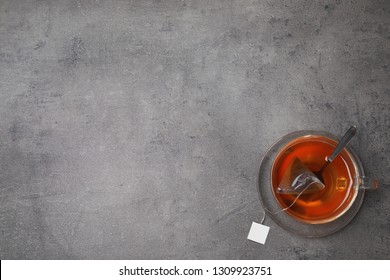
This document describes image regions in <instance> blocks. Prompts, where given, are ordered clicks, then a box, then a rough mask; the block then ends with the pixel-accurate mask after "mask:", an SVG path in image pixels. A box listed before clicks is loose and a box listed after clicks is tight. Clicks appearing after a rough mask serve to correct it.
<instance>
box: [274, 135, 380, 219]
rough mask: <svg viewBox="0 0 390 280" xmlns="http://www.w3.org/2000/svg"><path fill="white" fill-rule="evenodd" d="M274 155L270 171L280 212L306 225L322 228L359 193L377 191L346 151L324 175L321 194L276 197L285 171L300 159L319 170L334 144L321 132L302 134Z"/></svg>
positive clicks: (349, 204) (313, 168) (351, 154)
mask: <svg viewBox="0 0 390 280" xmlns="http://www.w3.org/2000/svg"><path fill="white" fill-rule="evenodd" d="M301 134H302V135H297V137H296V138H294V139H292V140H290V141H288V142H287V143H286V144H285V145H284V146H283V147H282V148H281V149H280V150H279V152H278V153H277V154H276V157H275V159H274V161H273V164H272V168H271V188H272V192H273V195H274V198H275V200H276V201H277V203H278V204H279V205H280V207H281V209H286V210H285V212H286V213H287V214H289V215H290V216H291V217H293V218H294V219H296V220H298V221H300V222H303V223H308V224H325V223H329V222H332V221H334V220H336V219H338V218H339V217H340V216H342V215H344V214H345V213H346V212H347V211H348V210H349V209H350V207H351V205H352V204H353V203H354V202H355V199H356V197H357V194H358V192H359V190H367V189H376V188H377V187H378V183H377V180H371V179H369V178H368V177H366V176H364V173H363V172H362V170H363V169H362V167H361V164H360V161H359V159H358V158H357V156H356V155H355V154H353V153H352V152H351V151H350V150H349V149H348V148H345V149H344V150H343V151H342V152H341V153H340V154H339V155H338V156H337V157H336V158H335V159H334V161H333V162H332V163H331V164H329V165H328V166H327V168H326V169H325V170H324V171H323V173H322V177H323V183H324V185H325V188H323V189H322V190H319V191H316V192H312V193H305V192H303V193H302V194H300V195H298V196H297V194H286V193H279V192H278V191H277V190H278V186H279V184H280V183H281V181H282V178H283V176H284V175H285V173H286V170H287V169H288V167H289V166H290V165H291V164H292V162H293V161H294V160H295V159H299V160H300V161H301V162H302V164H304V165H305V166H306V167H307V168H308V169H310V170H311V171H312V172H316V171H318V170H320V169H321V167H322V166H323V165H324V164H325V161H326V157H327V156H330V155H331V153H332V151H333V150H334V148H335V147H336V145H337V143H338V142H337V141H336V140H335V139H334V138H333V137H332V136H330V135H329V134H326V133H323V132H310V133H304V132H302V133H301Z"/></svg>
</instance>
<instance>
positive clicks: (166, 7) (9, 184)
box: [0, 0, 390, 259]
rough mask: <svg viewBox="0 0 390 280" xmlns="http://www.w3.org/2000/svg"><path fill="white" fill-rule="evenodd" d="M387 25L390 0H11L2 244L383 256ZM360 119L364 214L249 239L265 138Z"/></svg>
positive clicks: (3, 72)
mask: <svg viewBox="0 0 390 280" xmlns="http://www.w3.org/2000/svg"><path fill="white" fill-rule="evenodd" d="M389 33H390V2H389V1H386V0H383V1H369V0H367V1H364V0H357V1H334V0H328V1H303V0H297V1H287V0H286V1H271V0H269V1H262V0H248V1H241V0H237V1H201V0H199V1H196V0H193V1H188V0H183V1H181V0H178V1H124V0H123V1H115V0H112V1H103V0H100V1H99V0H89V1H76V0H75V1H60V0H58V1H49V0H48V1H44V0H42V1H38V0H37V1H33V0H31V1H27V0H26V1H13V0H2V1H0V258H2V259H171V258H173V259H216V258H218V259H219V258H220V259H301V258H307V259H335V258H336V259H350V258H352V259H388V258H389V256H390V203H389V200H390V189H389V188H390V185H389V176H390V175H389V166H390V145H389V139H390V116H389V112H390V91H389V89H390V87H389V86H390V84H389V67H390V65H389V62H390V51H389V47H390V34H389ZM351 124H357V125H358V126H359V133H358V137H356V138H355V139H354V140H353V142H352V146H353V147H354V148H355V150H356V151H357V152H358V154H359V155H360V157H361V159H362V161H363V163H364V166H365V169H366V172H367V174H369V175H370V176H373V177H377V178H378V179H379V181H380V183H381V186H380V189H379V190H378V191H377V192H371V193H368V194H367V196H366V198H365V201H364V203H363V206H362V208H361V209H360V211H359V213H358V215H357V216H356V217H355V219H354V220H353V221H352V222H351V223H350V224H349V225H348V226H347V227H346V228H345V229H343V230H341V231H339V232H338V233H336V234H333V235H331V236H329V237H325V238H315V239H309V238H303V237H298V236H294V235H292V234H290V233H288V232H286V231H285V230H283V229H282V228H280V227H278V226H277V225H276V224H274V223H273V222H272V220H270V219H267V220H266V222H265V223H266V224H267V225H269V226H270V227H271V232H270V236H269V237H268V240H267V243H266V245H259V244H256V243H254V242H252V241H249V240H247V239H246V236H247V234H248V230H249V227H250V225H251V222H252V221H256V220H257V221H258V220H259V219H261V215H262V209H261V205H260V203H259V199H258V196H257V190H256V175H257V171H258V166H259V159H260V157H261V156H262V154H263V153H264V152H265V151H266V149H267V147H269V145H270V144H271V143H272V142H274V141H275V140H276V139H277V138H278V137H280V136H282V135H284V134H286V133H288V132H291V131H294V130H299V129H322V130H328V131H331V132H333V133H335V134H338V135H340V134H341V133H343V132H344V131H345V129H346V128H348V126H349V125H351Z"/></svg>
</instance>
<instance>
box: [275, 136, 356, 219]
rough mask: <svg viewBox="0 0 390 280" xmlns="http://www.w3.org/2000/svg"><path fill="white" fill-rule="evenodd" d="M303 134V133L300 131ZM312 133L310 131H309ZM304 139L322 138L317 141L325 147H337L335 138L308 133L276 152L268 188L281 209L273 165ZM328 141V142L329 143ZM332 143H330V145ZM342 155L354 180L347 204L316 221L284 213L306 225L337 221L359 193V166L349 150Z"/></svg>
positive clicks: (289, 212)
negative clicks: (351, 167) (338, 210)
mask: <svg viewBox="0 0 390 280" xmlns="http://www.w3.org/2000/svg"><path fill="white" fill-rule="evenodd" d="M302 132H304V131H302ZM310 132H312V131H310ZM305 137H307V141H310V139H309V137H310V138H312V137H314V138H315V137H317V138H319V137H322V138H324V139H323V141H321V140H319V139H318V141H320V142H323V143H325V144H326V145H331V146H333V147H335V146H336V145H337V142H338V141H337V140H336V139H335V138H336V137H331V136H329V135H324V134H323V133H321V132H317V133H310V134H303V135H300V136H296V137H295V138H293V139H291V140H289V142H287V143H286V144H285V145H284V146H283V147H281V148H280V150H279V151H278V153H277V155H276V156H275V158H274V160H273V162H272V165H271V169H270V179H271V182H270V187H271V190H272V193H273V196H274V199H275V200H276V201H277V203H278V204H279V205H280V207H281V208H283V207H286V206H284V205H282V203H281V201H280V199H281V198H280V197H279V198H278V195H277V194H276V193H275V186H274V171H275V168H276V167H275V165H276V164H278V163H279V160H280V159H281V157H282V156H283V154H284V153H285V152H286V151H287V150H288V149H289V148H291V147H293V146H295V145H298V144H300V143H303V142H305ZM329 140H330V141H329ZM331 142H332V143H331ZM343 154H344V156H345V157H346V158H347V160H348V162H350V163H348V162H347V163H346V164H347V165H349V164H351V165H352V166H353V169H354V176H353V177H354V178H353V180H355V182H352V186H351V188H352V189H353V191H354V192H353V194H352V196H351V198H350V199H349V201H348V203H347V204H345V205H343V204H344V203H345V202H343V203H342V204H340V205H339V207H340V206H341V207H343V208H342V210H341V211H340V212H339V213H337V214H336V215H334V216H330V217H325V218H318V219H311V220H310V219H306V220H305V219H303V218H301V217H299V216H298V215H295V214H294V213H293V212H292V211H289V210H287V211H286V213H287V214H289V215H291V216H292V217H293V218H294V219H297V220H299V221H301V222H302V223H307V224H325V223H329V222H332V221H334V220H336V219H338V218H339V217H341V216H342V215H344V214H345V213H346V212H347V211H348V210H349V208H350V207H351V206H352V204H353V203H354V202H355V199H356V197H357V193H358V191H359V188H358V183H357V181H356V178H357V177H359V176H361V175H360V171H361V170H359V166H358V164H357V163H356V159H355V157H354V155H352V154H351V153H350V152H349V149H348V148H346V149H345V151H343Z"/></svg>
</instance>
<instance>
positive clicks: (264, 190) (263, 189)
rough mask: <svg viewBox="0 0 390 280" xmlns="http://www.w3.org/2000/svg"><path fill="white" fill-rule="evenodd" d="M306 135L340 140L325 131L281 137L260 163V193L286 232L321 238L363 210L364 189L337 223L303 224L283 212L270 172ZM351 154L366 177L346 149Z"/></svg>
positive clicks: (354, 156) (266, 209)
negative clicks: (292, 144)
mask: <svg viewBox="0 0 390 280" xmlns="http://www.w3.org/2000/svg"><path fill="white" fill-rule="evenodd" d="M305 135H321V136H325V137H328V138H331V139H334V140H335V141H338V140H337V137H335V136H334V135H332V134H330V133H328V132H324V131H314V130H302V131H296V132H292V133H290V134H287V135H285V136H283V137H282V138H280V139H279V140H278V141H276V142H275V143H274V144H273V145H272V146H271V147H270V148H269V150H268V151H267V152H266V153H265V155H264V157H263V159H262V160H261V163H260V170H259V175H258V180H257V182H258V192H259V197H260V202H261V204H262V206H263V208H264V210H265V212H266V214H267V215H269V216H270V217H271V218H272V220H273V221H274V222H275V223H276V224H278V225H279V226H280V227H282V228H284V229H285V230H287V231H289V232H292V233H295V234H298V235H302V236H306V237H321V236H326V235H329V234H332V233H334V232H336V231H338V230H340V229H342V228H343V227H345V226H346V225H347V224H348V223H349V222H350V221H351V220H352V219H353V218H354V217H355V215H356V214H357V212H358V211H359V209H360V206H361V204H362V202H363V198H364V193H365V191H364V190H363V189H360V190H359V191H358V194H357V196H356V198H355V200H354V202H353V204H352V205H351V207H350V208H349V209H348V210H347V211H346V212H345V213H344V214H343V215H342V216H340V217H339V218H337V219H336V220H334V221H331V222H328V223H324V224H307V223H303V222H300V221H298V220H296V219H294V218H293V217H292V216H291V215H288V214H287V213H286V212H283V211H281V210H282V209H281V207H280V205H279V203H278V202H277V201H276V199H275V197H274V194H273V191H272V189H271V188H272V187H271V170H272V165H273V162H274V160H275V158H276V156H277V154H278V153H279V152H280V151H281V150H282V149H283V148H284V147H285V145H287V144H288V143H289V142H290V141H292V140H294V139H295V138H298V137H301V136H305ZM347 150H348V152H349V153H350V155H351V156H352V157H353V160H354V161H355V163H356V165H357V168H358V169H359V174H361V175H362V176H364V170H363V167H362V164H361V162H360V160H359V158H358V157H357V155H356V154H355V153H354V152H353V151H352V150H351V149H350V148H347Z"/></svg>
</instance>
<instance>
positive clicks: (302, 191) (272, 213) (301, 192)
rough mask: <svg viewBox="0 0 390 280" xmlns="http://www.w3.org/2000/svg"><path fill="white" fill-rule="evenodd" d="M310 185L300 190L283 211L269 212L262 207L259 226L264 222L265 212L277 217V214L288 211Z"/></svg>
mask: <svg viewBox="0 0 390 280" xmlns="http://www.w3.org/2000/svg"><path fill="white" fill-rule="evenodd" d="M310 185H311V184H309V185H307V186H306V187H305V188H304V189H303V190H301V191H300V192H299V194H298V195H297V197H296V198H295V199H294V200H293V202H291V204H290V205H289V206H287V207H285V208H283V209H280V210H279V211H276V212H272V211H271V210H269V209H268V208H267V207H265V206H264V205H263V208H264V210H265V211H264V215H263V218H262V219H261V222H260V223H261V224H263V223H264V220H265V216H266V215H267V212H268V213H269V214H271V215H278V214H280V213H282V212H284V211H287V210H288V209H290V208H291V207H292V206H293V205H294V204H295V202H297V200H298V199H299V197H300V196H301V195H302V194H303V193H304V192H305V191H306V190H307V189H308V188H309V186H310Z"/></svg>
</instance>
